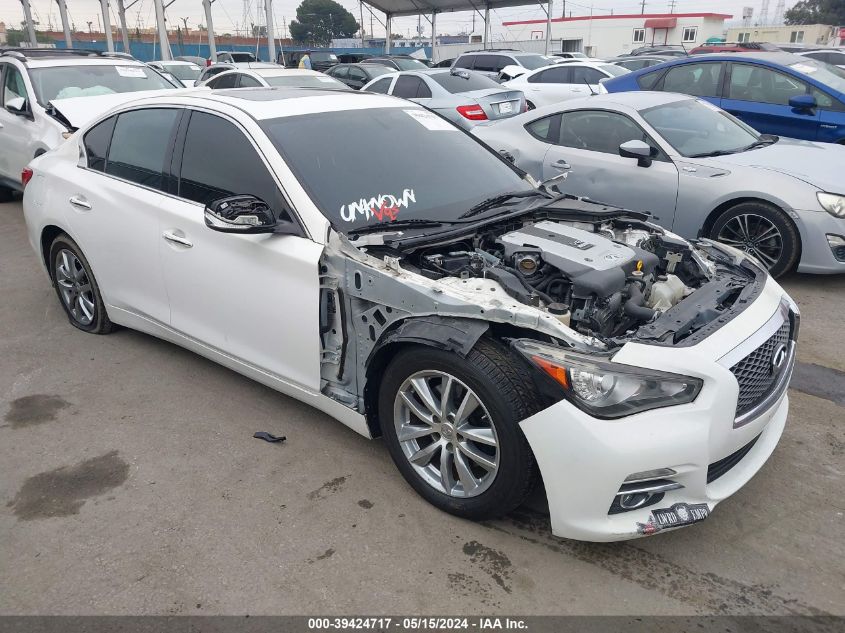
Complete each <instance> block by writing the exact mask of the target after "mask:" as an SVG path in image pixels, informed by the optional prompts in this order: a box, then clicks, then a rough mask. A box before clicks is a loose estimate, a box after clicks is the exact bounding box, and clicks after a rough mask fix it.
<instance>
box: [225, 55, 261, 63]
mask: <svg viewBox="0 0 845 633" xmlns="http://www.w3.org/2000/svg"><path fill="white" fill-rule="evenodd" d="M228 54H229V55H230V56H231V57H232V61H233V62H235V63H237V64H247V63H250V62H255V61H258V59H257V58H256V57H255V55H253V54H252V53H228Z"/></svg>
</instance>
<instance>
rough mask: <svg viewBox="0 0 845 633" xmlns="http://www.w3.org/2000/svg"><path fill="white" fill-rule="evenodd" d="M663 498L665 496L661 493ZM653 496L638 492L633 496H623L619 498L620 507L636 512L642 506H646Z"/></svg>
mask: <svg viewBox="0 0 845 633" xmlns="http://www.w3.org/2000/svg"><path fill="white" fill-rule="evenodd" d="M660 496H661V497H662V496H663V494H662V493H660ZM651 497H652V495H650V494H648V493H645V492H637V493H635V494H632V495H622V496H621V497H619V505H620V506H622V508H623V509H625V510H636V509H637V508H639V507H640V506H642V505H645V503H646V501H648V500H649V499H650V498H651Z"/></svg>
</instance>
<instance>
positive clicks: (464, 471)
mask: <svg viewBox="0 0 845 633" xmlns="http://www.w3.org/2000/svg"><path fill="white" fill-rule="evenodd" d="M455 468H456V469H457V471H458V479H460V480H461V485H462V486H463V487H464V492H467V493H471V492H473V491H475V489H476V488H478V485H479V483H480V482H479V481H478V479H476V478H475V475H473V474H472V471H471V470H470V469H469V465H468V464H467V463H466V460H465V459H464V456H463V455H462V454H461V453H460V452H458V453H455Z"/></svg>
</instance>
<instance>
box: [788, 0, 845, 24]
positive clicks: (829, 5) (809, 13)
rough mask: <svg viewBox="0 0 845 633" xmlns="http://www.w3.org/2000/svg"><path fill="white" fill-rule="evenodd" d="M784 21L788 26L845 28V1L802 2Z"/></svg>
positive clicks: (810, 0)
mask: <svg viewBox="0 0 845 633" xmlns="http://www.w3.org/2000/svg"><path fill="white" fill-rule="evenodd" d="M783 19H784V22H786V23H787V24H828V25H830V26H845V0H802V1H801V2H799V3H798V4H796V5H795V6H794V7H792V8H791V9H789V10H788V11H786V13H784V14H783Z"/></svg>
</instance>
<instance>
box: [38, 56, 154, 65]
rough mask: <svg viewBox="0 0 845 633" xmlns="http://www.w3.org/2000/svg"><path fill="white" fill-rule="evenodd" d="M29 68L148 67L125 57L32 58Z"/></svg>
mask: <svg viewBox="0 0 845 633" xmlns="http://www.w3.org/2000/svg"><path fill="white" fill-rule="evenodd" d="M26 65H27V66H28V67H29V68H45V67H55V66H146V64H144V62H140V61H138V60H137V59H127V58H125V57H71V56H67V57H65V56H62V57H59V56H56V57H31V58H28V59H27V60H26Z"/></svg>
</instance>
